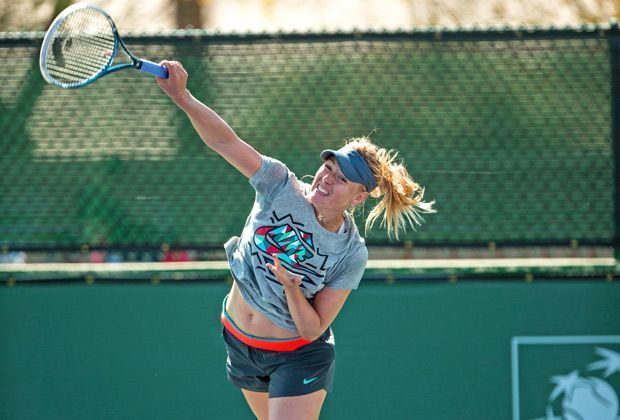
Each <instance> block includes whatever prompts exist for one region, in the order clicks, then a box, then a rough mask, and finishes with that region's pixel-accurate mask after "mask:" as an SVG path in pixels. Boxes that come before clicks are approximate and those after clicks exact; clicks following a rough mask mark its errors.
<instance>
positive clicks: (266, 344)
mask: <svg viewBox="0 0 620 420" xmlns="http://www.w3.org/2000/svg"><path fill="white" fill-rule="evenodd" d="M221 319H222V325H224V328H226V331H228V332H229V333H231V334H232V335H233V336H235V338H237V339H238V340H239V341H241V342H242V343H244V344H246V345H248V346H250V347H254V348H257V349H261V350H271V351H295V350H297V349H299V348H301V347H303V346H305V345H308V344H310V343H312V341H308V340H305V339H303V338H301V337H300V338H285V339H280V338H263V337H256V336H253V335H250V334H247V333H246V332H243V331H242V330H241V329H240V328H239V327H237V326H236V325H235V323H234V321H233V320H232V319H230V317H229V316H228V313H226V307H224V308H222V316H221Z"/></svg>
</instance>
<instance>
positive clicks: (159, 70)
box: [140, 60, 168, 79]
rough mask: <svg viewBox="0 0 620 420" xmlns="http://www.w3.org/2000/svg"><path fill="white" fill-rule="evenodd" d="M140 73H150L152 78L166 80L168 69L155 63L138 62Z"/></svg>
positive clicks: (147, 61)
mask: <svg viewBox="0 0 620 420" xmlns="http://www.w3.org/2000/svg"><path fill="white" fill-rule="evenodd" d="M140 63H142V64H141V65H140V71H143V72H146V73H151V74H152V75H154V76H157V77H159V78H160V79H167V78H168V69H167V68H165V67H164V66H160V65H159V64H157V63H153V62H152V61H149V60H140Z"/></svg>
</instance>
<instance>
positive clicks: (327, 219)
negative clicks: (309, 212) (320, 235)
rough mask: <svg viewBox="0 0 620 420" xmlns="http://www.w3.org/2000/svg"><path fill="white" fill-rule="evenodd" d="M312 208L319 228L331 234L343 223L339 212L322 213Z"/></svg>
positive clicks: (342, 217)
mask: <svg viewBox="0 0 620 420" xmlns="http://www.w3.org/2000/svg"><path fill="white" fill-rule="evenodd" d="M313 207H314V214H315V215H316V219H317V220H318V221H319V223H320V224H321V226H323V227H324V228H325V229H327V230H329V231H331V232H338V230H339V229H340V225H342V223H344V216H343V214H342V213H341V212H329V211H322V210H320V209H318V208H317V207H315V206H313Z"/></svg>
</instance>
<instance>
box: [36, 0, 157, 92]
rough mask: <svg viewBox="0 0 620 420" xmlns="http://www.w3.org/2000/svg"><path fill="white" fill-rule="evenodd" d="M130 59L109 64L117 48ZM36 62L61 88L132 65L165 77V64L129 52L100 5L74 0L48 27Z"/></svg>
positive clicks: (87, 81) (72, 86)
mask: <svg viewBox="0 0 620 420" xmlns="http://www.w3.org/2000/svg"><path fill="white" fill-rule="evenodd" d="M119 46H120V48H121V49H122V50H123V52H124V53H125V55H126V56H127V57H128V58H129V59H130V60H131V62H130V63H120V64H116V65H112V61H113V60H114V57H115V56H116V54H117V52H118V49H119ZM39 66H40V68H41V74H42V75H43V78H44V79H45V80H46V81H47V82H48V83H51V84H53V85H55V86H58V87H61V88H79V87H83V86H86V85H88V84H90V83H92V82H94V81H95V80H97V79H99V78H100V77H102V76H104V75H106V74H108V73H112V72H114V71H118V70H122V69H126V68H135V69H138V70H140V71H144V72H147V73H151V74H153V75H155V76H157V77H159V78H162V79H167V78H168V70H167V69H166V68H165V67H164V66H160V65H159V64H156V63H153V62H151V61H148V60H142V59H139V58H137V57H135V56H134V55H132V54H131V53H130V52H129V50H128V49H127V47H126V46H125V44H124V42H123V40H122V39H121V37H120V36H119V34H118V31H117V30H116V25H114V22H113V21H112V18H111V17H110V16H109V15H108V14H107V13H106V12H104V11H103V10H101V9H100V8H98V7H96V6H93V5H90V4H86V3H77V4H74V5H73V6H70V7H68V8H67V9H65V10H63V11H62V13H60V14H59V15H58V17H56V19H54V22H52V25H51V26H50V28H49V29H48V30H47V33H46V34H45V38H44V39H43V45H42V47H41V55H40V57H39Z"/></svg>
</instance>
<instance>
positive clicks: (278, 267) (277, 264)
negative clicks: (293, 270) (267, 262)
mask: <svg viewBox="0 0 620 420" xmlns="http://www.w3.org/2000/svg"><path fill="white" fill-rule="evenodd" d="M272 257H273V261H274V263H275V265H276V270H280V267H281V265H280V258H278V254H273V255H272Z"/></svg>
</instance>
